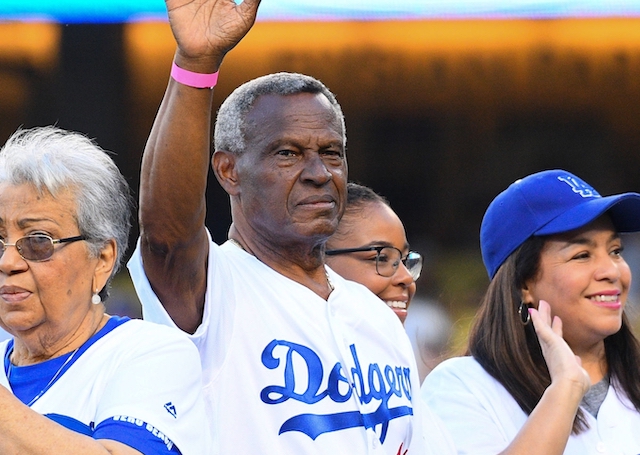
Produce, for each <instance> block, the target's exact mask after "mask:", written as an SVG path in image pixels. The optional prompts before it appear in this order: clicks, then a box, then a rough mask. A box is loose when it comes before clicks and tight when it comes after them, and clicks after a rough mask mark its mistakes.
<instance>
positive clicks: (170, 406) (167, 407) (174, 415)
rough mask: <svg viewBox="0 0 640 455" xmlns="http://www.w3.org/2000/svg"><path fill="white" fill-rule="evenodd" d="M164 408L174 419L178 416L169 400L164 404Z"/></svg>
mask: <svg viewBox="0 0 640 455" xmlns="http://www.w3.org/2000/svg"><path fill="white" fill-rule="evenodd" d="M164 408H165V409H166V410H167V412H168V413H169V414H171V415H172V416H173V418H174V419H177V418H178V413H177V412H176V407H175V406H174V405H173V403H172V402H171V401H170V402H168V403H165V404H164Z"/></svg>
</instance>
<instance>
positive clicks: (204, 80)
mask: <svg viewBox="0 0 640 455" xmlns="http://www.w3.org/2000/svg"><path fill="white" fill-rule="evenodd" d="M171 77H172V78H173V80H175V81H176V82H179V83H181V84H182V85H187V86H189V87H195V88H208V89H212V88H213V87H215V86H216V83H217V82H218V71H216V72H215V73H212V74H203V73H194V72H193V71H187V70H185V69H182V68H180V67H179V66H178V65H176V62H175V61H174V62H173V65H171Z"/></svg>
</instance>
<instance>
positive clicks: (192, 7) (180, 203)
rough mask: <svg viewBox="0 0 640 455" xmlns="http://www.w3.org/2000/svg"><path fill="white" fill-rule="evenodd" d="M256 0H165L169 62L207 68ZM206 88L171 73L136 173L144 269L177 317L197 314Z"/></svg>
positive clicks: (251, 15)
mask: <svg viewBox="0 0 640 455" xmlns="http://www.w3.org/2000/svg"><path fill="white" fill-rule="evenodd" d="M259 3H260V0H244V1H243V2H242V3H241V4H238V5H236V3H235V2H234V1H233V0H166V6H167V11H168V14H169V23H170V25H171V30H172V32H173V35H174V37H175V39H176V43H177V50H176V53H175V63H176V65H177V66H179V67H180V68H182V69H185V70H187V71H192V72H196V73H204V74H209V73H214V72H216V71H217V70H218V68H219V67H220V64H221V63H222V60H223V58H224V56H225V55H226V53H227V52H229V51H230V50H231V49H232V48H233V47H234V46H235V45H236V44H237V43H238V42H239V41H240V40H241V39H242V38H243V37H244V35H246V33H247V32H248V31H249V29H250V28H251V26H252V25H253V23H254V21H255V17H256V13H257V10H258V5H259ZM212 97H213V90H211V89H199V88H193V87H188V86H186V85H182V84H180V83H178V82H176V81H175V80H173V79H171V80H170V81H169V85H168V87H167V90H166V92H165V95H164V98H163V100H162V104H161V106H160V109H159V111H158V114H157V116H156V119H155V121H154V124H153V128H152V130H151V134H150V136H149V140H148V142H147V144H146V147H145V150H144V155H143V158H142V170H141V176H140V214H139V216H140V237H141V238H140V242H141V253H142V260H143V264H144V269H145V273H146V275H147V277H148V279H149V282H150V283H151V286H152V287H153V289H154V291H155V292H156V294H157V296H158V297H159V298H160V301H161V302H162V304H163V305H164V307H165V308H166V309H167V311H168V313H169V314H170V315H171V317H172V318H173V320H174V321H175V322H176V324H177V325H178V326H179V327H180V328H182V329H183V330H185V331H188V332H193V331H194V330H195V329H196V328H197V326H198V325H199V323H200V322H201V320H202V312H203V307H204V295H205V290H206V261H207V254H208V243H207V237H206V233H205V229H204V221H205V212H206V204H205V189H206V184H207V172H208V167H209V157H210V153H211V150H210V143H211V120H212V118H211V115H212V113H211V103H212Z"/></svg>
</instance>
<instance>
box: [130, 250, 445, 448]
mask: <svg viewBox="0 0 640 455" xmlns="http://www.w3.org/2000/svg"><path fill="white" fill-rule="evenodd" d="M129 269H130V273H131V276H132V279H133V282H134V284H135V287H136V291H137V292H138V296H139V298H140V301H141V302H142V306H143V315H144V317H145V318H146V319H149V320H152V321H157V322H161V323H163V324H167V325H171V326H174V327H175V324H174V323H173V321H172V320H171V318H170V317H169V315H168V314H167V313H166V311H165V310H164V308H163V307H162V305H161V303H160V302H159V300H158V298H157V296H156V295H155V293H154V292H153V290H152V289H151V286H150V284H149V282H148V280H147V278H146V276H145V274H144V270H143V268H142V260H141V256H140V250H139V245H138V248H136V251H135V252H134V254H133V256H132V258H131V260H130V262H129ZM207 270H208V277H207V280H208V281H207V291H206V297H205V309H204V315H203V320H202V323H201V325H200V326H199V327H198V329H197V330H196V332H195V333H194V334H193V335H192V336H191V339H192V340H193V342H194V343H195V344H196V346H197V347H198V350H199V351H200V356H201V360H202V365H203V371H204V377H205V399H206V400H207V404H208V409H209V414H210V417H211V419H210V420H211V422H212V429H211V431H212V434H213V435H214V441H216V442H218V443H219V450H220V453H225V454H226V453H242V454H252V453H265V452H269V453H278V454H296V455H298V454H305V455H306V454H314V453H317V454H331V455H337V454H365V453H381V454H391V455H397V454H398V453H401V454H404V453H405V450H407V449H409V451H408V452H407V453H408V454H414V453H415V454H420V455H422V454H426V453H430V452H428V451H427V449H426V448H425V441H424V439H425V436H424V433H423V429H424V426H425V425H426V424H425V421H424V420H423V419H424V418H425V417H424V416H425V414H424V412H423V406H424V405H423V403H422V402H421V400H420V398H419V379H418V376H417V369H416V365H415V359H414V357H413V352H412V349H411V344H410V342H409V339H408V338H407V336H406V334H405V332H404V330H403V328H402V325H401V323H400V321H399V320H398V319H397V317H396V316H395V315H394V313H393V312H392V311H391V310H390V309H389V308H388V307H387V306H386V305H385V304H384V303H383V302H382V301H381V300H380V299H378V298H377V297H376V296H375V295H374V294H372V293H371V292H370V291H369V290H368V289H366V288H365V287H364V286H362V285H360V284H357V283H354V282H350V281H347V280H344V279H343V278H341V277H340V276H339V275H337V274H335V273H334V272H333V271H331V270H330V269H327V271H328V274H329V276H330V279H331V282H332V284H333V285H334V287H335V289H334V291H333V292H332V293H331V295H330V296H329V299H328V301H325V300H324V299H322V298H321V297H319V296H318V295H317V294H315V293H314V292H312V291H311V290H310V289H308V288H307V287H305V286H303V285H301V284H299V283H297V282H295V281H293V280H291V279H289V278H287V277H285V276H283V275H281V274H279V273H278V272H276V271H274V270H273V269H271V268H270V267H268V266H266V265H265V264H263V263H262V262H260V261H259V260H258V259H256V258H255V257H254V256H252V255H250V254H248V253H246V252H245V251H243V250H241V249H240V248H238V247H236V246H234V245H233V244H231V243H230V242H227V243H226V244H224V245H222V246H218V245H216V244H215V243H213V242H212V241H210V249H209V263H208V269H207ZM436 419H437V418H436ZM427 443H428V441H427ZM433 453H434V454H435V453H437V452H433ZM450 453H453V452H450ZM438 455H442V453H441V452H440V453H438Z"/></svg>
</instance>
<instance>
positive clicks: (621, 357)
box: [468, 236, 640, 434]
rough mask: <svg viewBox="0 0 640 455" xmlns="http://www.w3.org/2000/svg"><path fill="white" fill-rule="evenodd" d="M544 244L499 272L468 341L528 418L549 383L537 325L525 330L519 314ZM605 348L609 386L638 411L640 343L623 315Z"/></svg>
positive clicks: (580, 426) (535, 241)
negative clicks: (524, 288)
mask: <svg viewBox="0 0 640 455" xmlns="http://www.w3.org/2000/svg"><path fill="white" fill-rule="evenodd" d="M544 244H545V238H544V237H535V236H534V237H530V238H529V239H528V240H526V241H525V242H524V243H523V244H522V245H521V246H520V247H519V248H518V249H517V250H516V251H514V252H513V253H512V254H511V255H510V256H509V257H508V258H507V260H506V261H505V262H504V264H502V266H501V267H500V268H499V269H498V271H497V272H496V274H495V276H494V278H493V280H491V283H490V284H489V287H488V288H487V292H486V293H485V295H484V297H483V299H482V301H481V304H480V309H479V310H478V313H477V315H476V318H475V320H474V322H473V325H472V327H471V331H470V334H469V341H468V354H471V355H473V357H474V358H475V359H476V360H477V361H478V363H480V365H482V367H483V368H484V369H485V370H486V371H487V372H488V373H489V374H490V375H491V376H493V377H494V378H495V379H497V380H498V382H500V383H501V384H502V385H503V386H504V388H505V389H507V391H508V392H509V393H510V394H511V396H512V397H513V398H514V399H515V400H516V402H517V403H518V405H519V406H520V408H522V410H523V411H524V412H525V413H526V414H527V415H528V414H531V412H532V411H533V409H534V408H535V407H536V405H537V404H538V402H539V401H540V399H541V398H542V394H543V393H544V391H545V390H546V388H547V387H549V385H550V384H551V377H550V375H549V370H548V369H547V365H546V362H545V360H544V357H543V356H542V350H541V348H540V343H539V342H538V338H537V336H536V333H535V330H534V328H533V324H529V325H526V326H523V325H522V322H521V321H520V317H519V315H518V307H519V306H520V302H521V298H522V287H523V285H524V283H525V281H527V280H529V279H531V278H534V277H535V276H536V275H537V273H538V272H539V268H540V256H541V252H542V248H543V247H544ZM604 345H605V353H606V354H605V355H606V361H607V365H608V368H609V374H610V378H611V379H610V380H611V385H612V386H613V387H614V390H615V391H616V393H618V394H620V392H624V393H625V394H626V396H627V397H628V398H629V400H630V401H631V402H632V403H633V405H634V406H635V408H636V409H637V410H638V411H640V381H638V378H639V377H640V345H639V344H638V340H637V339H636V338H635V336H634V335H633V333H632V331H631V329H630V327H629V321H628V319H627V317H626V315H625V314H623V316H622V327H621V329H620V330H619V331H618V332H617V333H615V334H613V335H610V336H608V337H607V338H605V340H604ZM587 427H588V425H587V423H586V419H585V416H584V413H583V411H582V410H581V409H578V412H577V414H576V417H575V420H574V422H573V430H572V433H573V434H578V433H580V432H582V431H583V430H585V429H586V428H587Z"/></svg>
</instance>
